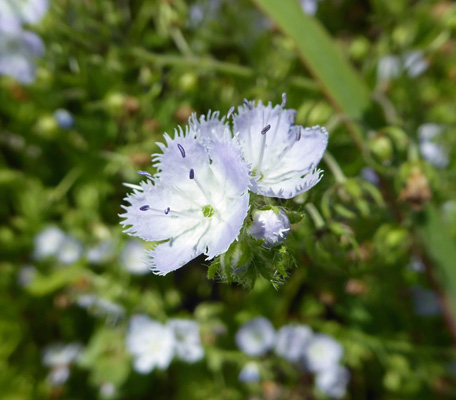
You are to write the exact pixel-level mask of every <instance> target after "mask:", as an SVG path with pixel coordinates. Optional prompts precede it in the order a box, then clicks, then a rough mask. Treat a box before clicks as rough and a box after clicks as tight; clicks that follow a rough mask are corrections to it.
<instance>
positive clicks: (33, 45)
mask: <svg viewBox="0 0 456 400" xmlns="http://www.w3.org/2000/svg"><path fill="white" fill-rule="evenodd" d="M43 54H44V44H43V41H42V40H41V38H40V37H39V36H38V35H36V34H35V33H32V32H28V31H23V30H22V29H20V30H17V31H12V32H2V31H1V30H0V75H8V76H11V77H13V78H15V79H17V80H18V81H19V82H21V83H24V84H29V83H32V82H33V81H34V80H35V58H37V57H41V56H42V55H43Z"/></svg>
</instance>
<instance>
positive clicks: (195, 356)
mask: <svg viewBox="0 0 456 400" xmlns="http://www.w3.org/2000/svg"><path fill="white" fill-rule="evenodd" d="M168 326H169V327H171V329H172V330H173V332H174V336H175V351H176V356H177V357H178V358H179V359H181V360H182V361H185V362H188V363H191V364H193V363H195V362H197V361H199V360H201V359H202V358H203V356H204V349H203V346H202V345H201V337H200V333H199V325H198V323H197V322H196V321H192V320H188V319H178V318H175V319H171V320H169V321H168Z"/></svg>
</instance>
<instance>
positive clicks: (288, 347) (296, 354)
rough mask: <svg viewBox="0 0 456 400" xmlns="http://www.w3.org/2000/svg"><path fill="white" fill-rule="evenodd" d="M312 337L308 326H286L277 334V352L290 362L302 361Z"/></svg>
mask: <svg viewBox="0 0 456 400" xmlns="http://www.w3.org/2000/svg"><path fill="white" fill-rule="evenodd" d="M312 335H313V332H312V329H311V328H309V327H308V326H306V325H285V326H283V327H282V328H280V330H279V332H278V333H277V339H276V345H275V352H276V353H277V354H278V355H279V356H282V357H283V358H286V359H287V360H288V361H291V362H298V361H301V360H302V358H303V357H304V355H305V351H306V348H307V345H308V344H309V342H310V339H311V338H312Z"/></svg>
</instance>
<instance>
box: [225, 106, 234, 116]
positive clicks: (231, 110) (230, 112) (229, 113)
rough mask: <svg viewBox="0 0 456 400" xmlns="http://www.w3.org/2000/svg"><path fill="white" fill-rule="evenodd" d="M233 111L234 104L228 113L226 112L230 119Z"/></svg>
mask: <svg viewBox="0 0 456 400" xmlns="http://www.w3.org/2000/svg"><path fill="white" fill-rule="evenodd" d="M233 113H234V106H233V107H231V108H230V109H229V110H228V114H226V118H228V119H230V118H231V116H232V115H233Z"/></svg>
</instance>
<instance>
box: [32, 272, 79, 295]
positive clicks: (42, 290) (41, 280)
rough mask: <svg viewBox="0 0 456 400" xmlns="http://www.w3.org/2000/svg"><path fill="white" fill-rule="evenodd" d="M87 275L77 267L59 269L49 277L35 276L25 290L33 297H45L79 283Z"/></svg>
mask: <svg viewBox="0 0 456 400" xmlns="http://www.w3.org/2000/svg"><path fill="white" fill-rule="evenodd" d="M86 273H87V271H86V270H84V269H83V268H81V267H79V266H73V267H66V268H61V269H59V270H57V271H54V272H52V273H51V274H49V275H41V274H40V275H38V274H37V275H36V277H35V278H34V279H33V281H32V282H31V283H30V285H29V286H28V287H27V290H28V291H29V292H30V293H31V294H33V295H35V296H45V295H47V294H50V293H52V292H55V291H57V290H59V289H61V288H63V287H64V286H67V285H70V284H72V283H75V282H77V281H79V280H80V279H81V278H83V277H84V275H85V274H86Z"/></svg>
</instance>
